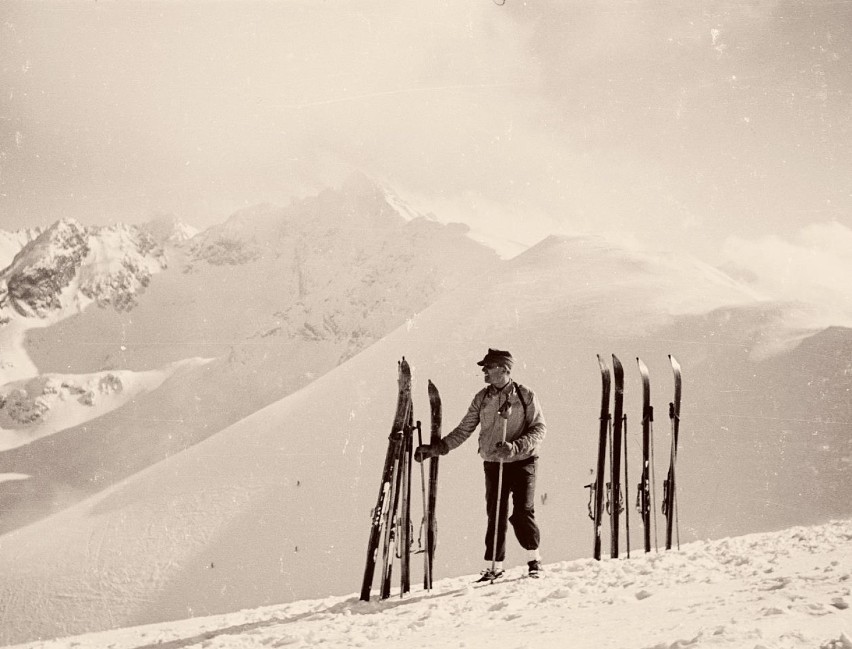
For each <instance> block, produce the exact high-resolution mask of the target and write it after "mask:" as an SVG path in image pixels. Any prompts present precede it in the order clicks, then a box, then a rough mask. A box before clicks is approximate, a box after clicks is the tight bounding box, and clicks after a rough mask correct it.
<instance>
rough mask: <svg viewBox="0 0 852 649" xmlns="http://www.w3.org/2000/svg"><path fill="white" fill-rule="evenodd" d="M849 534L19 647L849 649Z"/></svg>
mask: <svg viewBox="0 0 852 649" xmlns="http://www.w3.org/2000/svg"><path fill="white" fill-rule="evenodd" d="M850 541H852V521H849V520H842V521H833V522H831V523H827V524H824V525H816V526H812V527H795V528H790V529H785V530H782V531H779V532H771V533H762V534H750V535H747V536H741V537H734V538H725V539H721V540H717V541H702V542H693V543H689V544H685V545H684V546H683V547H682V548H681V549H680V550H673V551H669V552H660V553H659V554H658V553H651V554H648V555H646V554H644V553H641V552H636V551H635V550H634V554H633V556H632V558H630V559H621V560H604V561H601V562H596V561H593V560H577V561H565V562H560V563H555V564H550V565H547V566H546V573H545V577H544V578H543V579H537V580H534V579H527V578H524V577H523V569H522V568H512V569H510V571H509V572H508V573H507V575H506V577H505V578H504V582H505V583H500V582H498V583H495V584H486V585H478V586H476V587H475V586H473V584H472V582H473V581H474V579H475V577H474V576H472V575H471V576H465V577H458V578H452V579H438V580H436V582H435V587H434V589H433V590H432V591H431V592H429V593H427V592H425V591H423V590H422V587H420V586H418V585H417V584H414V585H413V591H412V593H411V594H409V595H408V596H407V597H405V598H403V599H399V598H398V597H397V596H396V595H395V594H393V595H392V597H391V598H390V599H388V600H386V601H375V600H374V601H371V602H361V601H359V600H358V596H357V595H350V596H346V597H330V598H326V599H318V600H305V601H298V602H293V603H291V604H287V605H283V606H268V607H264V608H259V609H253V610H244V611H240V612H237V613H230V614H226V615H219V616H211V617H204V618H196V619H188V620H183V621H175V622H166V623H161V624H154V625H147V626H140V627H131V628H125V629H120V630H113V631H107V632H101V633H92V634H87V635H80V636H73V637H67V638H62V639H57V640H51V641H46V642H45V641H43V642H33V643H29V644H25V645H19V647H20V649H23V648H24V647H26V648H28V649H71V648H72V647H73V648H75V649H90V648H91V649H95V648H99V647H107V646H108V647H110V649H132V648H135V647H141V646H151V647H153V646H160V647H180V648H181V649H190V648H192V647H199V648H200V647H203V648H204V649H220V648H222V649H224V648H229V649H243V648H246V649H247V648H249V647H263V646H273V647H280V646H287V647H314V646H317V645H320V644H321V645H322V646H327V647H370V648H371V649H391V648H394V647H400V646H405V647H407V648H410V649H416V648H424V649H425V648H432V647H444V646H461V647H467V648H469V649H477V648H482V649H485V648H491V647H530V648H536V649H549V648H550V647H553V648H554V649H555V648H557V647H558V648H560V649H562V648H563V647H565V646H570V647H572V648H573V649H599V648H600V647H619V648H620V649H689V648H695V649H698V648H712V647H720V648H721V647H739V648H748V649H752V648H755V649H756V648H769V647H776V648H779V649H780V648H784V649H797V648H801V649H805V648H807V649H852V635H850V634H852V610H850V605H851V604H852V592H850V587H852V554H850V553H849V552H848V546H849V543H850ZM211 569H215V568H211ZM518 577H520V578H518ZM397 592H398V591H397V590H396V589H395V590H394V591H393V593H397Z"/></svg>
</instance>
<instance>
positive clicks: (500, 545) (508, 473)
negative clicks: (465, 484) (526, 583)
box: [484, 457, 540, 561]
mask: <svg viewBox="0 0 852 649" xmlns="http://www.w3.org/2000/svg"><path fill="white" fill-rule="evenodd" d="M537 460H538V458H535V457H531V458H529V459H526V460H521V461H519V462H504V463H503V485H502V489H501V492H502V493H501V498H500V515H499V516H498V519H499V521H500V523H499V525H498V526H497V557H496V561H503V560H504V559H505V558H506V528H507V523H508V522H511V523H512V527H513V528H514V530H515V536H516V537H517V539H518V543H520V544H521V547H522V548H524V550H536V549H538V544H539V538H540V535H539V530H538V525H536V522H535V470H536V466H537ZM484 467H485V505H486V507H487V509H488V531H487V532H486V534H485V560H486V561H492V560H493V559H494V548H493V545H494V524H495V520H494V514H495V509H496V502H497V479H498V478H497V474H498V472H499V470H500V463H499V462H485V463H484ZM510 494H511V496H512V516H511V517H509V495H510Z"/></svg>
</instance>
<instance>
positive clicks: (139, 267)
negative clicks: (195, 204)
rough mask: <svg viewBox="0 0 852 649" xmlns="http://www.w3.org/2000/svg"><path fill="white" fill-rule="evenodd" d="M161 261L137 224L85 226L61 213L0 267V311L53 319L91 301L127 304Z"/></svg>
mask: <svg viewBox="0 0 852 649" xmlns="http://www.w3.org/2000/svg"><path fill="white" fill-rule="evenodd" d="M165 267H166V260H165V257H164V255H163V252H162V249H160V248H158V247H157V245H156V244H155V243H154V241H153V240H152V239H151V237H150V236H149V235H147V234H146V233H144V232H142V231H140V230H139V229H137V228H134V227H132V226H126V225H116V226H109V227H88V228H87V227H84V226H82V225H80V223H78V222H77V221H75V220H74V219H63V220H61V221H58V222H57V223H55V224H54V225H52V226H51V227H49V228H47V229H45V230H44V231H43V232H42V233H40V234H39V235H38V236H37V237H35V238H34V239H32V240H31V241H28V242H27V243H26V244H25V245H24V246H23V248H22V249H21V250H20V252H18V253H17V254H16V255H15V257H14V259H13V260H12V262H11V264H10V265H9V266H8V267H7V268H6V269H5V270H3V272H2V273H0V313H3V312H5V314H4V317H5V318H6V319H9V318H10V317H11V315H12V314H11V312H12V311H14V312H15V313H16V314H17V315H18V316H21V317H24V318H26V317H34V316H35V317H38V318H47V317H49V316H54V317H55V318H56V319H59V318H61V317H63V315H66V314H68V313H69V312H70V313H77V312H80V311H82V310H83V309H85V307H86V306H87V305H88V304H89V303H92V302H94V303H96V304H98V305H99V306H106V305H111V306H113V307H114V308H116V309H129V308H131V307H132V306H133V305H135V304H136V301H137V295H138V293H139V292H140V291H141V290H142V289H144V288H145V287H146V286H147V285H148V284H149V282H150V281H151V276H152V275H153V274H155V273H158V272H160V271H162V270H163V269H164V268H165ZM59 312H65V314H61V313H59Z"/></svg>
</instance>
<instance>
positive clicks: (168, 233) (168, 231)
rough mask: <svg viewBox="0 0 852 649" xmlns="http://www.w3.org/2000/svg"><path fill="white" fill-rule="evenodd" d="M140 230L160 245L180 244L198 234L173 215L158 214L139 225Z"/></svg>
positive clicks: (194, 229)
mask: <svg viewBox="0 0 852 649" xmlns="http://www.w3.org/2000/svg"><path fill="white" fill-rule="evenodd" d="M140 229H142V230H144V231H145V232H147V233H148V234H150V235H151V237H153V239H154V241H156V242H157V243H159V244H161V245H163V244H180V243H183V242H184V241H189V240H190V239H192V237H194V236H195V235H196V234H198V229H197V228H194V227H192V226H191V225H188V224H187V223H184V222H183V221H181V220H180V219H179V218H178V217H177V216H175V215H174V214H160V215H158V216H156V217H154V218H153V219H151V220H150V221H148V222H147V223H144V224H143V225H141V226H140Z"/></svg>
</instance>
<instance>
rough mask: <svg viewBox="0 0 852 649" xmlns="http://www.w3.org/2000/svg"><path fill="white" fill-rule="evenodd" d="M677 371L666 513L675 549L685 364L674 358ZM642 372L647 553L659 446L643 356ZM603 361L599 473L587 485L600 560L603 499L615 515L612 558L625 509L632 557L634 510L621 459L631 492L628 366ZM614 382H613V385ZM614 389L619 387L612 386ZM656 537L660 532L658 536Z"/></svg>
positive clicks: (641, 492) (641, 494)
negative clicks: (629, 505)
mask: <svg viewBox="0 0 852 649" xmlns="http://www.w3.org/2000/svg"><path fill="white" fill-rule="evenodd" d="M669 360H670V361H671V365H672V371H673V373H674V400H673V401H672V402H671V403H670V404H669V416H670V418H671V422H672V437H671V441H672V445H671V455H670V464H669V473H668V478H667V479H666V481H665V486H664V489H665V497H664V501H663V513H664V514H665V516H666V549H671V545H672V535H673V530H674V524H675V521H676V518H677V498H676V489H675V486H676V482H675V468H676V464H677V443H678V434H679V427H680V400H681V369H680V364H679V363H678V362H677V360H676V359H675V358H674V356H671V355H670V356H669ZM636 361H637V364H638V366H639V373H640V376H641V377H642V477H641V480H640V482H639V485H638V493H637V497H636V500H637V509H638V511H639V513H640V514H641V516H642V525H643V528H644V546H645V552H650V551H651V527H652V521H651V513H652V511H653V493H654V489H653V485H652V482H653V480H654V446H653V420H654V410H653V407H652V406H651V381H650V375H649V372H648V368H647V366H646V365H645V363H643V362H642V359H640V358H637V359H636ZM598 364H599V366H600V372H601V388H602V389H601V410H600V426H599V430H598V461H597V468H596V472H595V481H594V482H593V483H592V484H590V485H587V487H588V488H589V489H590V490H591V492H590V495H589V516H590V518H591V519H592V521H593V523H594V547H593V555H594V558H595V559H598V560H600V558H601V531H602V527H603V513H604V503H605V501H606V503H607V509H608V513H609V517H610V529H611V534H610V539H611V548H610V556H612V557H613V558H615V557H618V555H619V550H620V548H619V545H620V529H621V522H620V515H621V513H622V512H625V522H626V532H627V534H626V540H627V556H628V557H629V556H630V519H629V510H625V508H624V502H625V500H629V499H628V498H627V494H626V493H625V494H624V496H623V497H622V488H621V485H622V481H621V458H622V451H623V453H624V456H623V457H624V485H625V487H624V490H625V492H626V491H627V484H628V475H627V469H628V466H627V445H626V443H624V438H625V436H626V433H627V417H626V415H625V414H624V368H623V366H622V364H621V361H619V359H618V357H616V356H615V355H613V356H612V366H613V371H612V373H610V370H609V368H608V367H607V365H606V363H605V362H604V360H603V359H602V358H601V357H600V355H598ZM613 383H614V386H613ZM613 387H614V390H613ZM613 392H614V396H613V399H612V400H613V412H612V415H611V414H610V395H611V393H613ZM608 441H609V443H610V482H609V483H607V484H606V492H605V491H604V479H605V477H604V476H605V468H606V450H607V442H608ZM655 537H656V534H655Z"/></svg>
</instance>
